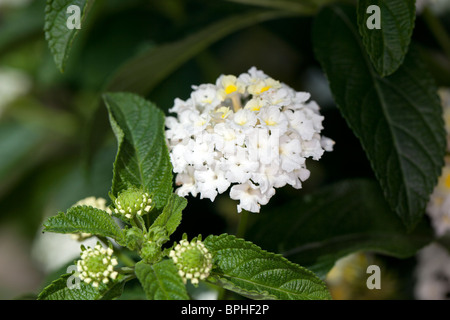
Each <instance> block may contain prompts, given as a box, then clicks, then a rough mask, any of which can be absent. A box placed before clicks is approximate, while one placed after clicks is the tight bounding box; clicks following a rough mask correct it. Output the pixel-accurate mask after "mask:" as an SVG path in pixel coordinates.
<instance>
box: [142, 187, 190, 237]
mask: <svg viewBox="0 0 450 320" xmlns="http://www.w3.org/2000/svg"><path fill="white" fill-rule="evenodd" d="M186 205H187V200H186V199H185V198H183V197H180V196H178V195H176V194H172V196H171V197H170V199H169V202H168V203H167V205H166V206H165V207H164V209H163V212H162V213H161V214H160V215H159V216H158V217H157V218H156V220H155V222H153V224H152V226H151V228H153V227H157V226H158V227H164V228H165V229H166V231H167V235H168V236H170V235H171V234H172V233H174V232H175V230H176V229H177V227H178V225H179V224H180V222H181V212H182V211H183V209H184V208H185V207H186Z"/></svg>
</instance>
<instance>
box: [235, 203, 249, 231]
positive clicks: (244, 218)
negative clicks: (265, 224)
mask: <svg viewBox="0 0 450 320" xmlns="http://www.w3.org/2000/svg"><path fill="white" fill-rule="evenodd" d="M248 216H249V213H248V212H247V211H245V210H243V211H242V212H241V217H240V219H239V224H238V227H237V231H236V237H238V238H244V236H245V231H246V229H247V222H248Z"/></svg>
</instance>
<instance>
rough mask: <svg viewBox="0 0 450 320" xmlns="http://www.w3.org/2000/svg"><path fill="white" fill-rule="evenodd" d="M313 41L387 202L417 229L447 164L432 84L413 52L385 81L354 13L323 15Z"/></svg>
mask: <svg viewBox="0 0 450 320" xmlns="http://www.w3.org/2000/svg"><path fill="white" fill-rule="evenodd" d="M313 42H314V49H315V52H316V57H317V59H318V60H319V62H320V63H321V65H322V68H323V70H324V71H325V73H326V75H327V77H328V80H329V82H330V87H331V91H332V93H333V96H334V98H335V101H336V104H337V105H338V107H339V109H340V111H341V113H342V115H343V116H344V118H345V119H346V121H347V123H348V125H349V126H350V128H351V129H352V130H353V132H354V134H355V135H356V136H357V137H358V138H359V140H360V142H361V144H362V146H363V148H364V150H365V152H366V154H367V157H368V158H369V160H370V162H371V165H372V168H373V170H374V172H375V175H376V177H377V179H378V181H379V182H380V184H381V186H382V189H383V191H384V194H385V197H386V199H387V200H388V202H389V204H390V205H391V207H392V209H393V210H394V211H395V212H396V213H397V214H398V215H399V216H400V217H401V219H402V221H403V222H404V224H405V225H406V226H407V228H408V229H409V230H411V229H413V228H414V226H415V225H416V224H417V223H418V221H420V220H421V218H422V216H423V214H424V212H425V206H426V204H427V202H428V199H429V195H430V193H431V192H432V191H433V189H434V186H435V185H436V183H437V179H438V177H439V175H440V172H441V169H442V166H443V165H444V154H445V148H446V138H445V136H446V133H445V128H444V121H443V117H442V108H441V105H440V101H439V98H438V96H437V89H436V87H435V85H434V82H433V79H432V78H431V77H430V76H429V74H428V72H427V70H426V69H425V68H424V67H423V64H422V62H421V61H420V59H419V58H418V56H417V54H416V52H415V51H414V50H413V49H414V48H410V50H409V52H408V54H407V55H406V57H405V60H404V63H403V64H402V65H401V67H400V68H399V69H398V70H397V71H396V72H395V73H394V74H392V75H390V76H388V77H384V78H382V77H380V76H379V75H378V74H377V73H376V72H375V70H374V69H373V67H372V64H371V62H370V59H369V58H368V56H367V55H366V53H365V50H364V46H363V45H362V43H361V39H360V35H359V33H358V30H357V25H356V16H355V11H354V8H353V7H344V6H333V7H330V8H326V9H324V10H323V11H322V12H321V13H319V15H318V16H317V17H316V21H315V23H314V28H313Z"/></svg>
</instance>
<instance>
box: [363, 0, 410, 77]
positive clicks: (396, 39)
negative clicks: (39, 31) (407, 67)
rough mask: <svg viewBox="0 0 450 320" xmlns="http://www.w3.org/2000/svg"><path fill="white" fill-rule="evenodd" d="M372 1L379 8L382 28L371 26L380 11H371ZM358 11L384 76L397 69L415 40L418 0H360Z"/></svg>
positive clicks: (367, 45) (371, 54)
mask: <svg viewBox="0 0 450 320" xmlns="http://www.w3.org/2000/svg"><path fill="white" fill-rule="evenodd" d="M371 5H376V6H377V7H378V8H379V13H380V15H379V18H380V19H379V20H380V21H379V23H380V29H376V28H373V29H369V28H368V26H367V22H368V20H369V22H370V21H371V20H370V19H371V16H372V15H374V14H376V13H375V12H371V11H369V13H367V9H368V8H369V6H371ZM357 12H358V26H359V32H360V34H361V35H362V39H363V43H364V46H365V48H366V50H367V53H368V54H369V57H370V59H371V60H372V63H373V65H374V67H375V69H376V70H377V71H378V73H379V74H380V75H381V76H383V77H384V76H387V75H390V74H392V73H394V72H395V71H396V70H397V69H398V67H399V66H400V65H401V64H402V63H403V60H404V58H405V55H406V53H407V52H408V48H409V43H410V42H411V35H412V32H413V29H414V22H415V18H416V6H415V5H414V1H411V0H396V1H384V0H359V1H358V9H357ZM373 17H374V18H376V16H373Z"/></svg>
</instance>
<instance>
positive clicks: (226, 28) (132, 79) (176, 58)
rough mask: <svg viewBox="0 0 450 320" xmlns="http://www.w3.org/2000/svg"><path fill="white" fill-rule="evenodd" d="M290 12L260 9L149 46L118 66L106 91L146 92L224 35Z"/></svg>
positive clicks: (288, 14)
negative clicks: (176, 39) (183, 37)
mask: <svg viewBox="0 0 450 320" xmlns="http://www.w3.org/2000/svg"><path fill="white" fill-rule="evenodd" d="M294 14H295V12H289V11H264V12H251V13H246V14H241V15H236V16H231V17H227V18H224V19H223V20H220V21H218V22H216V23H214V24H212V25H210V26H207V27H205V28H203V29H201V30H200V31H199V32H197V33H194V34H191V35H189V36H188V37H186V38H185V39H182V40H180V41H176V42H173V43H168V44H164V45H161V46H160V47H158V48H151V49H149V50H148V51H146V52H144V53H142V54H140V55H138V56H137V57H135V58H132V59H131V60H130V61H128V62H126V63H125V64H124V65H123V66H122V67H120V69H119V70H118V71H117V72H116V74H115V75H114V76H113V77H112V78H111V81H110V83H109V84H108V86H107V88H108V90H109V91H130V92H135V93H138V94H142V95H144V94H147V93H148V92H150V91H151V90H152V89H153V88H154V87H155V86H156V85H157V84H158V83H159V82H160V81H161V80H163V79H164V78H165V77H167V76H168V75H169V74H170V73H172V72H173V71H175V70H176V69H177V68H178V67H179V66H181V65H182V64H183V63H185V62H187V61H188V60H189V59H191V58H193V57H194V56H195V55H196V54H198V53H199V52H201V51H202V50H204V49H205V48H207V47H208V46H209V45H211V44H212V43H214V42H215V41H217V40H219V39H221V38H223V37H225V36H226V35H228V34H231V33H233V32H235V31H237V30H239V29H243V28H245V27H248V26H251V25H253V24H256V23H260V22H263V21H267V20H271V19H276V18H281V17H288V16H292V15H294Z"/></svg>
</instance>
